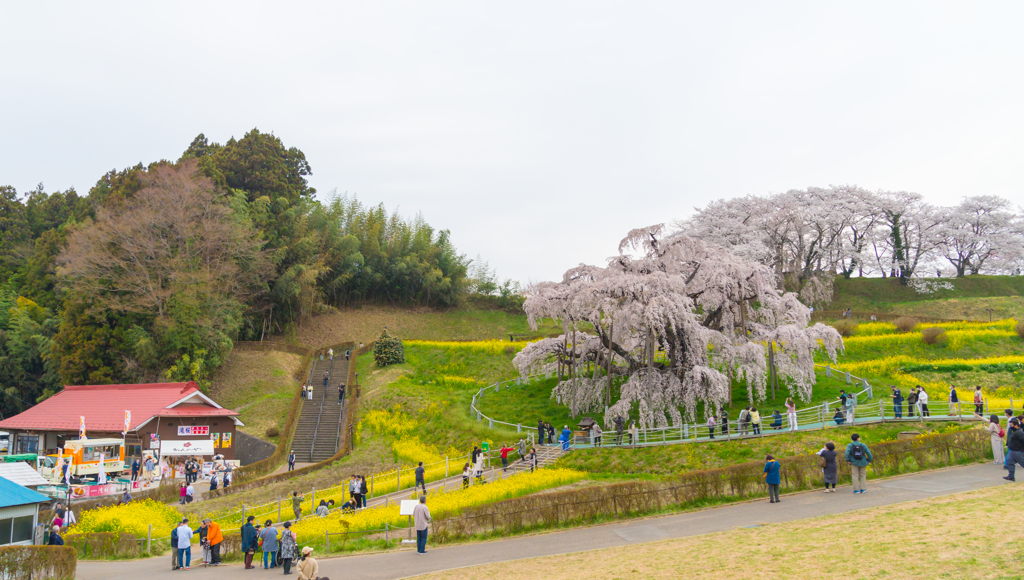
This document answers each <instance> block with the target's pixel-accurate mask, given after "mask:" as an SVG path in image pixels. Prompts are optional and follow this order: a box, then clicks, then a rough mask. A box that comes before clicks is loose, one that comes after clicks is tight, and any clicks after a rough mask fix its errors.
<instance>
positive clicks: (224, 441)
mask: <svg viewBox="0 0 1024 580" xmlns="http://www.w3.org/2000/svg"><path fill="white" fill-rule="evenodd" d="M220 446H221V448H222V449H230V448H231V433H221V435H220Z"/></svg>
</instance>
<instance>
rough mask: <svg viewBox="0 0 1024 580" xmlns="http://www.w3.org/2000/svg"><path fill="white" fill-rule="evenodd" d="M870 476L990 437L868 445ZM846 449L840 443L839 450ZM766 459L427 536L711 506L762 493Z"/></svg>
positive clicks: (479, 514) (982, 443)
mask: <svg viewBox="0 0 1024 580" xmlns="http://www.w3.org/2000/svg"><path fill="white" fill-rule="evenodd" d="M869 447H870V449H871V452H872V454H873V455H874V462H873V463H872V464H871V468H870V471H871V472H872V473H873V474H874V476H876V477H878V476H882V475H896V474H898V473H905V472H911V471H920V470H923V469H929V468H934V467H943V466H948V465H956V464H961V463H971V462H975V461H978V460H981V459H985V458H990V457H991V456H992V450H991V446H990V445H989V436H988V432H987V431H983V430H981V429H972V430H970V431H958V432H953V433H940V434H935V435H925V436H922V437H916V438H913V439H907V440H902V441H887V442H884V443H879V444H877V445H869ZM843 450H845V445H839V446H838V449H837V451H840V454H841V452H842V451H843ZM819 460H820V458H819V457H818V456H817V455H802V456H796V457H786V458H783V459H781V460H780V461H781V463H782V472H781V475H782V483H781V485H780V489H781V490H783V491H789V492H792V491H799V490H804V489H809V488H811V487H814V486H817V485H821V484H822V483H823V478H822V472H821V467H820V466H819V463H818V462H819ZM763 468H764V462H763V461H752V462H749V463H743V464H740V465H734V466H731V467H724V468H719V469H708V470H704V471H696V472H689V473H684V474H681V475H679V476H676V477H672V478H668V479H665V480H662V481H658V482H653V481H637V482H626V483H618V484H612V485H605V486H597V487H587V488H582V489H574V490H569V491H562V492H555V493H542V494H533V495H529V496H524V497H521V498H516V499H510V500H506V501H503V502H499V503H497V504H492V505H489V506H481V507H478V508H471V509H467V510H465V511H464V512H463V514H462V515H460V516H456V517H453V518H448V519H436V520H435V523H434V530H433V532H432V534H431V537H433V538H436V539H437V541H440V542H444V541H451V540H457V539H461V538H466V537H469V536H474V535H478V534H484V535H495V534H496V535H507V534H511V533H517V532H522V531H525V530H530V529H538V528H550V527H557V526H561V525H565V524H577V523H584V522H592V521H596V520H601V519H607V518H615V517H622V516H635V515H642V514H648V513H656V512H659V511H663V510H666V509H669V508H673V507H681V506H686V505H693V504H700V503H704V502H708V501H715V500H729V499H742V498H747V497H759V496H763V495H766V493H767V488H766V486H765V484H764V477H763ZM839 479H840V481H847V482H848V481H849V480H850V466H849V465H848V464H847V463H846V462H845V461H839Z"/></svg>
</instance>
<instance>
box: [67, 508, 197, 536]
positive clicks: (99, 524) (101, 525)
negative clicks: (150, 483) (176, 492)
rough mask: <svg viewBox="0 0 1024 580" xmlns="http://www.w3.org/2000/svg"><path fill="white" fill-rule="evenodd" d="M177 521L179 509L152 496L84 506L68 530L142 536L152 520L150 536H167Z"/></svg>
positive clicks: (179, 517)
mask: <svg viewBox="0 0 1024 580" xmlns="http://www.w3.org/2000/svg"><path fill="white" fill-rule="evenodd" d="M180 521H181V513H180V512H178V510H176V509H174V508H173V507H171V506H169V505H166V504H162V503H160V502H157V501H154V500H152V499H143V500H138V501H133V502H129V503H126V504H120V505H110V506H104V507H98V508H94V509H91V510H85V511H84V512H82V514H81V515H80V516H79V517H78V523H77V524H75V525H73V526H71V528H70V529H69V530H68V534H71V535H73V534H85V533H91V532H126V533H129V534H133V535H135V536H136V537H140V538H144V537H146V534H147V533H148V532H149V526H150V524H152V526H153V537H164V536H166V537H170V535H171V529H172V528H174V527H175V526H176V525H177V524H178V522H180ZM193 527H194V526H193Z"/></svg>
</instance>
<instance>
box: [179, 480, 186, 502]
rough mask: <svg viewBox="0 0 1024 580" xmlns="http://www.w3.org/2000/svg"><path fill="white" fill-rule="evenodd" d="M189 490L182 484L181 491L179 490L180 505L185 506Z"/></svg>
mask: <svg viewBox="0 0 1024 580" xmlns="http://www.w3.org/2000/svg"><path fill="white" fill-rule="evenodd" d="M187 489H188V486H187V485H185V484H184V483H183V484H181V489H179V490H178V505H185V494H186V493H188V492H187Z"/></svg>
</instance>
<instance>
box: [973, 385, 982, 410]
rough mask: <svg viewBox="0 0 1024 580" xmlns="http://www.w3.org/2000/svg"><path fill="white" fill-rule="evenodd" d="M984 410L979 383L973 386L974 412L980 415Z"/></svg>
mask: <svg viewBox="0 0 1024 580" xmlns="http://www.w3.org/2000/svg"><path fill="white" fill-rule="evenodd" d="M984 412H985V397H984V396H983V395H982V394H981V385H978V386H976V387H974V413H975V414H976V415H981V414H982V413H984Z"/></svg>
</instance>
